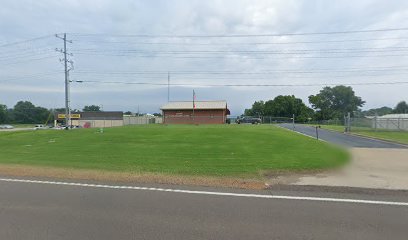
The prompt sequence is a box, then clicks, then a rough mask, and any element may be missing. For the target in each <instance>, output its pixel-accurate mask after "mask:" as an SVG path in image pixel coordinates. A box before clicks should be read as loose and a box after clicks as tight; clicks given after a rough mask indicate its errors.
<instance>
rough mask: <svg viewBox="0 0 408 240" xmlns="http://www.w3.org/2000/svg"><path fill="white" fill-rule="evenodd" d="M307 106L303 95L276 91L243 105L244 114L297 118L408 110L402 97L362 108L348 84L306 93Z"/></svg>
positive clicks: (371, 114) (331, 117)
mask: <svg viewBox="0 0 408 240" xmlns="http://www.w3.org/2000/svg"><path fill="white" fill-rule="evenodd" d="M308 100H309V104H310V106H311V107H308V106H307V105H306V104H305V103H304V102H303V101H302V99H299V98H296V97H295V96H293V95H287V96H282V95H279V96H277V97H275V98H274V99H272V100H268V101H255V102H254V103H253V104H252V107H251V108H250V109H245V111H244V115H246V116H256V117H261V116H273V117H286V118H291V117H292V116H293V114H294V115H295V119H296V121H299V122H306V121H309V120H329V119H343V117H344V116H346V115H347V114H348V113H350V115H351V116H352V117H363V116H375V115H378V116H382V115H385V114H390V113H408V105H407V103H406V102H405V101H401V102H399V103H398V104H397V105H396V106H395V108H390V107H381V108H376V109H369V110H366V111H362V110H361V109H360V108H361V107H362V106H363V105H364V104H365V101H363V100H362V99H361V97H359V96H356V95H355V92H354V91H353V89H352V88H351V87H349V86H342V85H339V86H335V87H324V88H323V89H322V90H320V92H319V93H318V94H316V95H310V96H309V97H308Z"/></svg>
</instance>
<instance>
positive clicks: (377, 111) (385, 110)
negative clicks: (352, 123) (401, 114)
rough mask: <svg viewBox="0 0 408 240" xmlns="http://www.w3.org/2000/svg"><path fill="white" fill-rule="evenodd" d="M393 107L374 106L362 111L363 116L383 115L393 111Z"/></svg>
mask: <svg viewBox="0 0 408 240" xmlns="http://www.w3.org/2000/svg"><path fill="white" fill-rule="evenodd" d="M392 111H393V110H392V108H390V107H386V106H384V107H380V108H372V109H369V110H366V111H362V113H361V115H362V116H375V115H377V116H383V115H387V114H390V113H392Z"/></svg>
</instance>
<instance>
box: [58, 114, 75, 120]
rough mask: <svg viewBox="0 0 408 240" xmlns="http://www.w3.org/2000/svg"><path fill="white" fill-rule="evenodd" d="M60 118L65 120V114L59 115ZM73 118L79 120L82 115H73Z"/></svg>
mask: <svg viewBox="0 0 408 240" xmlns="http://www.w3.org/2000/svg"><path fill="white" fill-rule="evenodd" d="M58 118H59V119H63V118H65V114H58ZM71 118H76V119H79V118H81V114H71Z"/></svg>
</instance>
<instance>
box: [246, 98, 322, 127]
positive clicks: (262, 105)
mask: <svg viewBox="0 0 408 240" xmlns="http://www.w3.org/2000/svg"><path fill="white" fill-rule="evenodd" d="M293 114H295V119H296V120H297V121H300V122H305V121H307V120H308V119H309V118H311V117H313V114H314V111H313V109H311V108H309V107H307V106H306V105H305V104H304V103H303V101H302V99H299V98H296V97H295V96H293V95H292V96H282V95H279V96H277V97H275V98H274V99H273V100H268V101H266V102H264V101H257V102H255V103H254V104H253V105H252V108H251V109H245V115H247V116H273V117H287V118H291V117H292V116H293Z"/></svg>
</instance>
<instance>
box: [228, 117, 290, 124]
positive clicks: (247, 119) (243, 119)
mask: <svg viewBox="0 0 408 240" xmlns="http://www.w3.org/2000/svg"><path fill="white" fill-rule="evenodd" d="M227 121H228V122H229V123H231V124H234V123H260V124H277V123H291V122H292V121H293V119H292V118H289V117H274V116H259V117H258V116H228V120H227ZM295 121H296V119H295Z"/></svg>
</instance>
